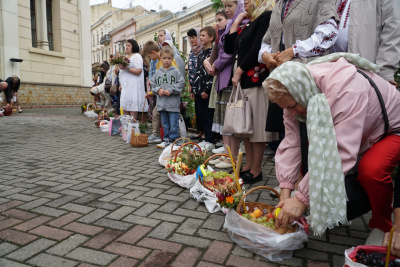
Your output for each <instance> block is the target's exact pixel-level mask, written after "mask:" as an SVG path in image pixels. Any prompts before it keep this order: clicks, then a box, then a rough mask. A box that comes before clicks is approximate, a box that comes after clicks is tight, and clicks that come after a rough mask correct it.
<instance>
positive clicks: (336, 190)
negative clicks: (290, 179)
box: [263, 53, 380, 235]
mask: <svg viewBox="0 0 400 267" xmlns="http://www.w3.org/2000/svg"><path fill="white" fill-rule="evenodd" d="M340 57H344V58H345V59H346V60H347V61H348V62H350V63H352V64H353V65H355V66H356V67H358V68H361V69H365V70H369V71H371V72H377V71H378V70H379V69H380V66H377V65H375V64H373V63H371V62H369V61H368V60H366V59H365V58H362V57H360V56H359V55H357V54H350V53H334V54H330V55H328V56H324V57H321V58H319V59H316V60H314V61H312V62H310V63H308V64H307V65H303V64H301V63H298V62H293V61H289V62H285V63H284V64H282V65H281V66H279V67H277V68H276V69H275V70H274V71H273V72H272V73H271V74H270V75H269V77H268V78H267V79H266V80H265V81H264V83H263V86H264V88H267V87H268V85H269V82H270V79H274V80H278V81H280V82H281V83H282V84H283V85H284V86H285V87H286V88H287V89H288V91H289V93H290V94H291V95H292V96H293V98H294V99H295V100H296V101H297V102H298V103H299V104H300V105H301V106H302V107H304V108H307V117H306V118H304V117H302V118H301V117H296V118H297V119H298V120H301V121H304V120H306V123H307V132H308V140H309V147H308V151H309V154H308V166H309V172H308V174H309V199H310V212H311V227H312V228H313V231H314V233H315V234H316V235H322V234H323V233H324V232H325V230H326V229H327V228H329V229H331V228H333V227H335V226H337V225H338V224H339V223H345V222H347V217H346V214H347V212H346V199H347V195H346V188H345V183H344V174H343V170H342V161H341V159H340V156H339V151H338V148H337V140H336V133H335V128H334V126H333V120H332V114H331V110H330V107H329V105H328V100H327V99H326V96H325V94H323V93H321V91H320V90H319V89H318V87H317V85H316V84H315V80H314V78H313V77H312V75H311V73H310V71H309V70H308V68H307V66H311V65H315V64H320V63H324V62H331V61H335V60H337V59H339V58H340Z"/></svg>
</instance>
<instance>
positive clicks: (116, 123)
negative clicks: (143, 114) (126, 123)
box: [108, 119, 121, 135]
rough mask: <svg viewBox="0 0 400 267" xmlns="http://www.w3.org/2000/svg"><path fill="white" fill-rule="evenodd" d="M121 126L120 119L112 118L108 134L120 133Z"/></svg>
mask: <svg viewBox="0 0 400 267" xmlns="http://www.w3.org/2000/svg"><path fill="white" fill-rule="evenodd" d="M120 127H121V122H120V120H119V119H110V127H109V131H108V135H117V134H119V128H120Z"/></svg>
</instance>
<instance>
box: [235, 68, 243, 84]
mask: <svg viewBox="0 0 400 267" xmlns="http://www.w3.org/2000/svg"><path fill="white" fill-rule="evenodd" d="M243 73H244V71H243V70H242V69H241V68H240V67H238V68H237V69H236V71H235V74H233V77H232V85H233V86H237V85H238V83H239V82H240V79H241V78H242V75H243Z"/></svg>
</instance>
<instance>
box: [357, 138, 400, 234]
mask: <svg viewBox="0 0 400 267" xmlns="http://www.w3.org/2000/svg"><path fill="white" fill-rule="evenodd" d="M399 163H400V136H397V135H388V136H386V137H385V138H383V139H382V140H381V141H379V142H377V143H375V144H374V145H373V146H372V147H371V148H370V149H369V150H368V151H367V152H366V153H365V154H364V155H363V156H362V158H361V160H360V163H359V165H358V178H357V180H358V181H359V182H360V184H361V186H362V187H363V188H364V190H365V192H366V193H367V195H368V197H369V202H370V204H371V209H372V218H371V220H370V221H369V227H370V228H371V229H372V228H378V229H380V230H382V231H383V232H389V231H390V229H391V228H392V212H393V207H392V203H393V181H392V177H391V176H390V175H391V173H392V172H393V170H394V168H395V167H396V166H397V165H398V164H399Z"/></svg>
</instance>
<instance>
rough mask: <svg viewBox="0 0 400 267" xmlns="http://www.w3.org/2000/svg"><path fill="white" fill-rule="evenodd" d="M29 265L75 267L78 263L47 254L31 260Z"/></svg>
mask: <svg viewBox="0 0 400 267" xmlns="http://www.w3.org/2000/svg"><path fill="white" fill-rule="evenodd" d="M28 263H29V264H32V265H33V266H40V267H49V266H57V267H73V266H75V265H76V264H77V262H76V261H72V260H69V259H66V258H61V257H57V256H53V255H49V254H46V253H41V254H39V255H37V256H36V257H34V258H32V259H30V260H29V261H28Z"/></svg>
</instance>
